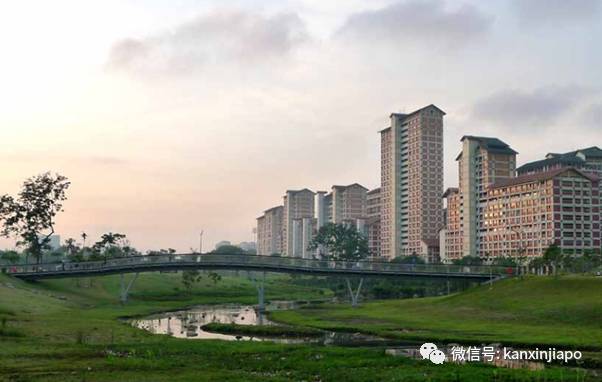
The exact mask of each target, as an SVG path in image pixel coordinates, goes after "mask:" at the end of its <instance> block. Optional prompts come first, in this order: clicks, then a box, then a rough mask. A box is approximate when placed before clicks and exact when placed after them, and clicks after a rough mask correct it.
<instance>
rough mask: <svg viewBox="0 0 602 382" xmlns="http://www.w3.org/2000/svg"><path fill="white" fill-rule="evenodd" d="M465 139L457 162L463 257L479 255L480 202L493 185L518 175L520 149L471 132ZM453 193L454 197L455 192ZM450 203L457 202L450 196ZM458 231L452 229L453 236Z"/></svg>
mask: <svg viewBox="0 0 602 382" xmlns="http://www.w3.org/2000/svg"><path fill="white" fill-rule="evenodd" d="M461 142H462V152H461V153H460V154H459V155H458V157H457V158H456V161H458V168H459V182H460V187H459V198H460V200H459V202H460V205H459V207H460V213H461V221H462V224H461V225H460V227H459V228H460V230H461V235H462V240H461V244H462V256H461V257H463V256H476V255H477V241H478V228H477V227H478V224H479V221H480V220H481V216H480V214H481V210H480V208H479V202H480V200H481V198H483V197H484V196H485V195H486V193H487V188H488V187H489V186H490V185H492V184H494V183H495V182H496V181H501V180H506V179H509V178H513V177H514V175H515V171H516V154H517V152H516V151H514V150H513V149H512V148H511V147H510V146H509V145H508V144H506V143H505V142H503V141H501V140H499V139H497V138H490V137H475V136H470V135H467V136H464V137H462V139H461ZM450 196H451V197H452V199H453V197H454V195H453V194H452V195H450ZM450 202H451V204H454V201H453V200H450V199H449V198H448V204H449V203H450ZM456 208H457V205H456ZM449 213H451V214H454V213H455V212H450V209H449V206H448V214H449ZM452 223H453V221H452ZM455 234H456V231H452V230H448V235H449V236H451V237H453V236H454V235H455ZM446 252H448V251H447V250H446ZM451 253H454V252H453V250H451V249H450V251H449V252H448V253H447V256H448V257H449V256H451ZM454 256H455V253H454Z"/></svg>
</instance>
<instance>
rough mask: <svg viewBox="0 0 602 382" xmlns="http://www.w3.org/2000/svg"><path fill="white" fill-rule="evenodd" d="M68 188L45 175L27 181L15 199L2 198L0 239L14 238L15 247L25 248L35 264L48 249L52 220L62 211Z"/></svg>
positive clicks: (60, 178) (56, 177)
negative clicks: (15, 240) (2, 237)
mask: <svg viewBox="0 0 602 382" xmlns="http://www.w3.org/2000/svg"><path fill="white" fill-rule="evenodd" d="M70 184H71V183H70V182H69V180H68V179H67V178H66V177H64V176H62V175H59V174H55V175H52V174H50V173H49V172H46V173H44V174H40V175H37V176H34V177H32V178H29V179H27V180H26V181H25V182H24V183H23V187H22V189H21V191H20V192H19V194H18V195H17V197H16V198H15V197H12V196H10V195H2V196H1V197H0V221H2V230H1V231H0V235H2V236H4V237H11V236H15V237H17V245H18V246H20V247H25V249H26V251H27V252H28V253H29V254H31V255H32V256H34V258H35V259H36V261H37V262H38V263H39V262H40V260H41V259H42V255H43V251H44V250H45V249H48V248H49V245H48V243H49V242H50V236H52V235H53V234H54V224H55V220H54V219H55V217H56V215H57V214H58V213H59V212H62V211H63V202H64V201H65V200H67V197H66V191H67V189H68V188H69V185H70Z"/></svg>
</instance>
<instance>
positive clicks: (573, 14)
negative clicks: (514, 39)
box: [513, 0, 602, 26]
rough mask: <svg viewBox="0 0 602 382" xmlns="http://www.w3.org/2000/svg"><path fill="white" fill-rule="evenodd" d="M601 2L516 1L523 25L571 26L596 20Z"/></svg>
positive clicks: (578, 0)
mask: <svg viewBox="0 0 602 382" xmlns="http://www.w3.org/2000/svg"><path fill="white" fill-rule="evenodd" d="M601 3H602V2H601V1H600V0H573V1H568V0H514V3H513V5H514V8H515V10H516V12H517V15H518V18H519V20H520V22H521V23H522V24H523V25H526V26H538V25H554V26H557V25H570V24H575V23H578V22H582V21H587V20H592V19H595V18H596V17H597V15H598V13H599V12H600V9H601V8H602V5H601Z"/></svg>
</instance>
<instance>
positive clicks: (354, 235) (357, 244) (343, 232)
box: [309, 223, 368, 261]
mask: <svg viewBox="0 0 602 382" xmlns="http://www.w3.org/2000/svg"><path fill="white" fill-rule="evenodd" d="M321 246H322V247H324V248H326V250H327V251H328V256H326V257H328V258H330V259H333V260H344V261H358V260H361V259H364V258H366V257H367V256H368V240H367V239H366V237H365V236H364V235H362V234H361V233H360V232H358V231H357V230H356V229H355V228H354V227H351V226H349V225H346V224H335V223H328V224H326V225H324V226H322V227H321V228H320V230H319V231H318V234H317V235H316V236H315V237H314V238H313V240H312V241H311V243H310V244H309V249H311V250H316V249H317V248H318V247H321Z"/></svg>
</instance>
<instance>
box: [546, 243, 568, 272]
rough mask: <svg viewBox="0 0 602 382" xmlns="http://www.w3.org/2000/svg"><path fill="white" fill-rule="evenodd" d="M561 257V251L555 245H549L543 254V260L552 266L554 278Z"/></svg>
mask: <svg viewBox="0 0 602 382" xmlns="http://www.w3.org/2000/svg"><path fill="white" fill-rule="evenodd" d="M563 257H564V256H563V254H562V250H561V249H560V247H559V246H558V245H556V244H552V245H550V246H549V247H548V248H547V249H546V251H545V252H544V254H543V260H544V261H545V262H546V263H547V264H550V265H551V266H552V271H553V272H554V276H556V275H557V268H558V264H560V262H561V261H562V259H563Z"/></svg>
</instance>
